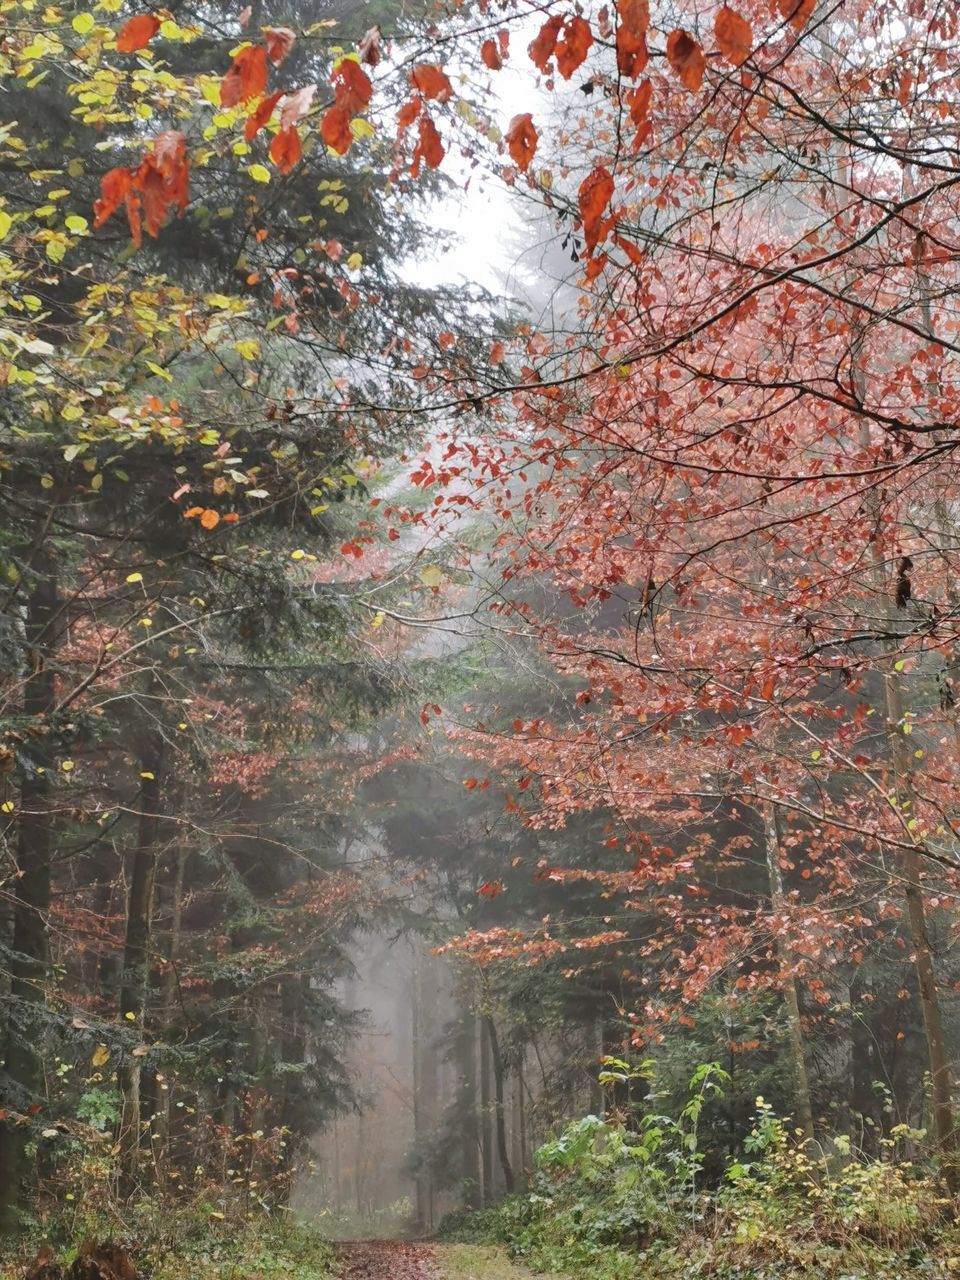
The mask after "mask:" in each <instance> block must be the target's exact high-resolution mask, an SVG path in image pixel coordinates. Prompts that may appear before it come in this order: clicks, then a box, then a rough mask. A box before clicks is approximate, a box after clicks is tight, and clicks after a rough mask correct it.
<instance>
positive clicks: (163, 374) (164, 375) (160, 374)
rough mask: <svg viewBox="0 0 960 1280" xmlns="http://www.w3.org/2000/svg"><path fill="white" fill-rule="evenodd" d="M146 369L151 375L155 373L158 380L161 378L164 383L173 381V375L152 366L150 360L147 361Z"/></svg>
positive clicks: (152, 363) (160, 367) (156, 366)
mask: <svg viewBox="0 0 960 1280" xmlns="http://www.w3.org/2000/svg"><path fill="white" fill-rule="evenodd" d="M147 368H148V369H149V370H150V372H151V373H155V374H156V375H157V377H158V378H163V379H164V381H165V382H172V381H173V375H172V374H169V373H168V372H167V371H166V369H164V368H162V366H160V365H158V364H154V362H153V361H152V360H148V361H147Z"/></svg>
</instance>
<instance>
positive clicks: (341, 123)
mask: <svg viewBox="0 0 960 1280" xmlns="http://www.w3.org/2000/svg"><path fill="white" fill-rule="evenodd" d="M320 137H321V138H322V139H323V140H324V142H325V143H326V144H327V146H328V147H329V148H330V150H331V151H335V152H336V153H337V155H338V156H343V155H346V154H347V152H348V151H349V150H350V146H351V144H352V142H353V134H352V133H351V132H350V112H349V111H344V109H343V107H331V108H330V110H329V111H327V112H326V113H325V115H324V117H323V119H322V120H321V121H320Z"/></svg>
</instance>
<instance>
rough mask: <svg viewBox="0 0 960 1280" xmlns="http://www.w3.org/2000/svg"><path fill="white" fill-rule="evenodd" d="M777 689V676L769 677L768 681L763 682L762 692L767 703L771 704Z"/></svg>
mask: <svg viewBox="0 0 960 1280" xmlns="http://www.w3.org/2000/svg"><path fill="white" fill-rule="evenodd" d="M776 687H777V677H776V676H775V675H771V676H767V678H766V680H764V682H763V688H762V689H761V690H760V695H761V697H763V698H765V699H766V701H767V702H769V701H770V699H771V698H772V697H773V691H774V689H776Z"/></svg>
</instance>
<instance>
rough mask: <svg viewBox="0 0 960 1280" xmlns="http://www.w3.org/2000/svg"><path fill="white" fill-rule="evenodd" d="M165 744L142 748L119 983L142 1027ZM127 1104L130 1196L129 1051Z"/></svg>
mask: <svg viewBox="0 0 960 1280" xmlns="http://www.w3.org/2000/svg"><path fill="white" fill-rule="evenodd" d="M162 754H163V746H162V739H161V738H160V736H159V734H155V733H151V734H150V735H149V737H148V738H147V740H146V742H145V744H144V747H143V749H142V751H141V753H140V772H141V776H140V822H139V830H138V833H137V846H136V850H135V851H134V857H133V867H132V869H131V874H130V891H129V893H128V895H127V927H126V935H125V939H124V948H123V977H122V980H121V986H120V1016H121V1018H123V1020H124V1022H125V1023H127V1024H128V1025H129V1026H135V1027H137V1028H139V1029H140V1030H141V1032H142V1030H143V1021H144V1015H145V1013H146V1003H147V986H148V980H149V967H150V941H151V931H152V916H153V889H154V882H155V880H156V873H157V836H158V832H159V827H160V779H159V771H160V764H161V760H162ZM119 1074H120V1092H121V1095H122V1110H121V1116H120V1131H119V1136H118V1141H119V1146H120V1191H121V1194H122V1195H126V1196H129V1195H131V1194H132V1193H133V1192H134V1191H135V1190H136V1188H137V1186H138V1184H139V1167H140V1130H141V1115H140V1110H141V1108H140V1076H141V1065H140V1058H139V1057H136V1056H134V1055H133V1054H132V1053H130V1054H127V1055H126V1056H125V1057H124V1059H123V1061H122V1063H121V1065H120V1073H119Z"/></svg>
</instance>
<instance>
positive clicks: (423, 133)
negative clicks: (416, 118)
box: [410, 112, 445, 178]
mask: <svg viewBox="0 0 960 1280" xmlns="http://www.w3.org/2000/svg"><path fill="white" fill-rule="evenodd" d="M444 154H445V152H444V149H443V143H442V141H441V140H440V134H439V133H438V132H437V128H436V125H435V124H434V123H433V121H432V120H431V119H430V117H429V116H428V115H427V113H426V112H424V113H423V115H422V116H421V117H420V136H419V138H418V140H417V145H416V146H415V147H414V149H413V163H412V164H411V165H410V172H411V173H412V174H413V176H414V177H415V178H417V177H419V176H420V161H421V160H425V161H426V164H427V168H428V169H436V168H438V167H439V165H440V161H441V160H442V159H443V157H444Z"/></svg>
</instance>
